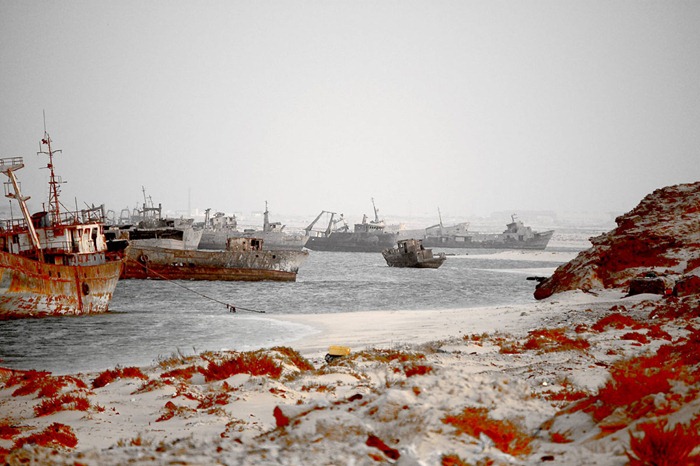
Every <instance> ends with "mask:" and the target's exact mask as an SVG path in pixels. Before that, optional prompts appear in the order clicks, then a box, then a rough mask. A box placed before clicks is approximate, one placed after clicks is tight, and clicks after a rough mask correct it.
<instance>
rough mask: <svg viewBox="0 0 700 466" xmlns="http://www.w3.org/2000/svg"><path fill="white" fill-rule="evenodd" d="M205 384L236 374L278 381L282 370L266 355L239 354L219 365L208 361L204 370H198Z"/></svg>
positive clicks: (254, 353)
mask: <svg viewBox="0 0 700 466" xmlns="http://www.w3.org/2000/svg"><path fill="white" fill-rule="evenodd" d="M199 372H201V373H202V374H203V375H204V379H205V380H206V381H207V382H211V381H213V380H223V379H227V378H229V377H231V376H232V375H236V374H250V375H267V376H269V377H271V378H273V379H279V378H280V376H281V375H282V368H281V367H280V366H279V365H278V364H277V363H276V362H275V361H273V360H272V358H270V357H269V356H267V355H266V354H262V353H261V352H259V351H258V352H248V353H239V354H236V355H235V356H233V357H232V358H230V359H225V360H223V361H221V362H220V363H217V362H214V361H209V364H208V365H207V367H206V368H200V369H199Z"/></svg>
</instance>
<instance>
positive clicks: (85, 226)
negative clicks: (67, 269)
mask: <svg viewBox="0 0 700 466" xmlns="http://www.w3.org/2000/svg"><path fill="white" fill-rule="evenodd" d="M61 217H62V218H61V219H60V221H59V223H57V224H55V225H51V221H50V216H49V213H48V212H37V213H35V214H33V215H32V216H31V221H32V227H33V230H34V231H35V232H36V236H37V239H38V241H39V249H41V255H43V258H44V262H46V263H49V264H57V265H95V264H101V263H104V262H105V251H107V243H106V241H105V236H104V232H103V226H102V224H101V223H97V222H96V219H92V218H86V219H84V220H85V223H81V222H80V221H78V219H77V218H76V216H73V215H71V214H63V215H62V216H61ZM91 220H92V221H91ZM0 250H1V251H5V252H9V253H11V254H18V255H22V256H25V257H31V258H35V259H36V258H37V257H38V256H39V254H38V251H37V248H36V247H35V246H34V243H33V241H32V237H31V230H30V228H29V226H28V225H27V223H26V222H25V221H24V220H6V221H4V222H3V223H2V224H0Z"/></svg>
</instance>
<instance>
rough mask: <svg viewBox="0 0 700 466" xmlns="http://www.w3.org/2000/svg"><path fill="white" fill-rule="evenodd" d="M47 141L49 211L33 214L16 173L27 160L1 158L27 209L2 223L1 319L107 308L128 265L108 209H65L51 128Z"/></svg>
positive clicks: (14, 193)
mask: <svg viewBox="0 0 700 466" xmlns="http://www.w3.org/2000/svg"><path fill="white" fill-rule="evenodd" d="M41 142H42V151H40V152H39V153H40V154H45V155H48V158H49V163H48V165H47V168H48V169H49V203H48V205H49V211H48V212H37V213H35V214H33V215H30V214H29V210H28V207H27V204H26V201H27V200H28V199H29V197H28V196H23V195H22V193H21V190H20V183H19V182H18V180H17V177H16V176H15V172H16V171H17V170H19V169H21V168H23V167H24V161H23V159H22V158H21V157H12V158H3V159H0V171H1V172H2V173H3V174H4V175H5V176H7V177H8V178H9V182H8V183H6V185H5V186H6V196H7V197H9V198H10V199H14V200H16V201H17V202H18V203H19V206H20V210H21V211H22V219H13V220H5V221H3V222H2V223H0V319H14V318H23V317H42V316H54V315H77V314H88V313H99V312H105V311H107V307H108V304H109V302H110V300H111V298H112V294H113V292H114V288H115V287H116V285H117V281H118V280H119V274H120V272H121V269H122V263H123V250H121V248H120V243H112V244H111V245H112V246H115V247H114V248H111V247H110V245H108V243H107V241H106V239H105V235H104V214H103V213H100V212H102V211H103V209H89V210H86V211H81V212H62V211H61V204H60V202H59V199H58V197H59V196H58V195H59V184H60V182H61V181H60V178H58V177H57V176H56V175H55V173H54V162H53V158H54V152H55V151H53V150H52V148H51V139H50V138H49V135H48V133H45V134H44V139H42V141H41ZM44 146H46V150H45V151H44V150H43V149H44ZM121 246H125V245H124V244H121Z"/></svg>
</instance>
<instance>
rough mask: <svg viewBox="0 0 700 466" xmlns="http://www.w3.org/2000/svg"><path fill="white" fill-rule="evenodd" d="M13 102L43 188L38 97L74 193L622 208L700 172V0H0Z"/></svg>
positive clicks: (396, 211) (204, 201)
mask: <svg viewBox="0 0 700 466" xmlns="http://www.w3.org/2000/svg"><path fill="white" fill-rule="evenodd" d="M0 108H1V109H2V110H1V112H0V122H1V123H0V134H1V135H2V137H1V138H0V156H2V157H9V156H24V157H25V160H26V162H27V165H28V168H25V169H24V170H23V172H21V173H20V176H21V177H22V180H23V187H24V189H25V191H29V192H28V194H30V195H32V196H33V201H34V202H37V201H38V200H40V199H41V198H42V197H43V196H45V195H46V192H47V190H46V188H45V187H44V183H45V181H46V176H45V173H46V171H43V172H39V171H37V170H36V168H37V167H39V166H40V165H41V164H42V163H44V161H43V160H41V159H40V158H39V157H37V156H36V155H35V153H36V151H37V150H38V148H39V140H40V138H41V136H42V133H43V122H42V111H43V110H44V109H45V110H46V115H47V124H48V129H49V133H50V134H51V136H52V138H53V141H54V145H55V147H56V148H60V149H62V150H63V153H62V154H60V155H59V158H58V160H57V167H58V169H59V172H60V174H61V175H62V177H63V179H64V180H68V181H69V182H68V184H66V185H64V187H63V201H64V203H66V204H67V205H69V206H71V205H74V200H73V199H74V198H75V197H78V199H79V202H80V203H81V204H82V202H83V201H85V202H92V203H103V202H104V203H106V204H107V206H108V207H109V208H112V209H115V210H117V212H118V211H119V209H121V208H124V207H133V206H135V205H136V203H137V202H138V201H139V200H140V199H141V186H145V187H146V189H147V192H148V194H150V195H151V196H152V197H153V199H154V201H155V202H156V203H158V202H162V203H163V204H164V207H165V208H168V209H173V210H174V209H186V208H187V206H188V202H189V203H190V204H191V206H192V208H200V209H203V208H206V207H212V208H213V209H215V210H224V211H250V210H262V209H263V207H264V201H265V200H268V201H269V202H270V206H271V209H272V210H274V211H275V212H277V213H280V214H304V215H309V216H310V217H311V218H313V216H314V215H315V214H316V213H317V212H319V211H320V210H321V209H326V210H335V211H337V212H345V213H346V214H352V213H358V214H361V213H363V212H367V213H368V214H369V213H371V203H370V198H371V197H374V198H375V200H376V202H377V204H378V207H380V209H381V211H382V213H383V214H384V215H385V216H386V217H387V218H389V217H391V216H392V215H422V214H427V215H432V214H436V210H437V207H438V206H439V207H440V208H441V210H442V212H443V214H448V215H453V216H459V215H464V216H469V215H480V214H488V213H489V212H491V211H499V210H516V209H518V210H523V209H528V210H535V209H537V210H563V211H627V210H629V209H631V208H632V207H634V206H635V205H636V204H637V203H638V202H639V200H640V199H641V198H642V197H643V196H645V195H646V194H648V193H650V192H651V191H653V190H654V189H656V188H660V187H663V186H667V185H671V184H677V183H682V182H691V181H697V180H698V179H700V165H699V164H698V162H699V161H700V157H699V154H698V153H699V151H700V128H699V125H700V2H698V1H637V0H634V1H615V0H612V1H609V0H606V1H581V0H576V1H562V0H556V1H529V0H524V1H509V2H502V1H491V0H488V1H464V0H460V1H440V0H431V1H411V0H401V1H333V0H328V1H294V0H283V1H232V0H222V1H179V0H168V1H111V2H107V1H95V0H89V1H42V2H38V1H31V0H29V1H26V0H16V1H15V0H12V1H10V0H0ZM5 202H6V201H5ZM350 220H351V221H357V220H359V219H350Z"/></svg>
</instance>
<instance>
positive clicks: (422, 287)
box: [0, 250, 562, 374]
mask: <svg viewBox="0 0 700 466" xmlns="http://www.w3.org/2000/svg"><path fill="white" fill-rule="evenodd" d="M436 251H437V250H436ZM448 252H450V253H456V254H457V255H455V256H449V257H448V259H447V261H446V262H445V263H444V264H443V265H442V267H440V268H439V269H437V270H429V269H426V270H418V269H401V268H392V267H387V265H386V263H385V262H384V259H383V258H382V256H381V254H363V253H331V252H316V251H312V252H311V253H310V255H309V258H308V260H307V261H306V262H305V263H304V264H303V265H302V267H301V269H300V271H299V274H298V276H297V281H296V282H293V283H276V282H250V283H246V282H189V281H177V282H167V281H156V280H123V281H120V282H119V284H118V285H117V288H116V290H115V293H114V297H113V300H112V303H111V304H110V311H111V312H109V313H107V314H103V315H93V316H81V317H55V318H45V319H24V320H14V321H4V322H0V360H1V361H0V365H3V366H6V367H12V368H18V369H37V370H48V371H51V372H54V373H57V374H63V373H75V372H85V371H93V370H103V369H107V368H113V367H115V366H116V365H121V366H130V365H147V364H151V363H153V362H155V361H157V360H158V358H165V357H169V356H170V355H172V354H174V353H176V352H178V351H179V352H182V353H185V354H192V353H194V352H200V351H204V350H221V349H235V350H250V349H257V348H261V347H269V346H274V345H288V344H293V341H294V340H296V339H298V338H301V337H303V336H305V335H309V334H312V333H315V332H316V330H315V329H314V328H311V327H307V326H302V325H295V324H291V323H287V322H279V321H277V320H275V319H274V316H276V315H282V314H299V313H301V314H321V313H333V312H353V311H368V310H369V311H371V310H423V309H454V308H467V309H466V310H465V312H469V311H468V308H470V307H480V306H492V305H504V304H516V303H518V304H522V303H526V302H529V301H534V298H533V297H532V295H533V291H534V287H535V282H533V281H529V280H526V278H527V276H529V275H537V274H538V272H543V273H542V274H549V273H551V270H552V269H553V268H555V267H556V266H558V265H560V263H562V261H557V260H553V261H548V259H546V258H545V260H542V258H541V257H540V258H539V259H538V260H532V259H533V256H532V254H523V258H522V259H518V258H517V257H516V258H514V259H503V258H498V254H496V255H493V256H492V257H489V255H488V254H486V255H484V252H483V251H480V252H479V253H478V256H477V255H474V253H472V252H469V254H470V255H466V254H465V252H466V251H459V250H451V251H448ZM494 252H495V251H494ZM552 257H553V258H554V259H556V257H557V256H556V254H554V255H553V256H552ZM547 269H549V270H547ZM217 301H218V302H217ZM221 303H228V304H232V305H235V306H237V307H238V308H239V311H238V312H237V313H235V314H234V313H230V312H228V310H227V309H226V306H225V305H223V304H221ZM240 308H247V309H250V310H255V311H264V312H265V313H264V314H262V313H254V312H246V311H243V310H241V309H240Z"/></svg>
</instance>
